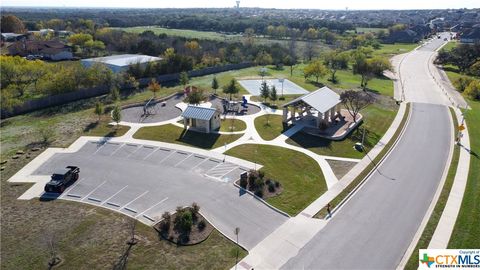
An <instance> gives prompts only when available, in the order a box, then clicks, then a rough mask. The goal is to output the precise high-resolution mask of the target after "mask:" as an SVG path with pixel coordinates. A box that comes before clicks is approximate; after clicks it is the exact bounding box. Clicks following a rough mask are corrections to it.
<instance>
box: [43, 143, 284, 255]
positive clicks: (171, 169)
mask: <svg viewBox="0 0 480 270" xmlns="http://www.w3.org/2000/svg"><path fill="white" fill-rule="evenodd" d="M67 165H75V166H79V167H80V179H79V180H78V181H77V182H76V183H75V184H74V185H72V186H71V187H69V188H68V189H67V190H65V192H64V193H63V194H62V195H61V196H60V197H59V198H60V199H67V200H72V201H78V202H84V203H89V204H93V205H96V206H101V207H105V208H108V209H110V210H114V211H117V212H120V213H123V214H125V215H128V216H131V217H135V218H137V219H139V220H141V221H143V222H144V223H146V224H151V223H153V221H154V220H156V219H158V218H159V217H160V216H161V215H162V213H164V212H165V211H169V212H173V211H175V208H176V207H177V206H188V205H191V204H192V203H193V202H196V203H198V204H199V205H200V208H201V209H200V212H201V213H202V214H203V215H204V216H205V217H206V218H207V219H208V220H209V221H211V222H212V224H213V225H214V226H216V227H217V228H218V229H219V230H220V231H221V232H222V233H223V234H225V235H227V236H229V237H231V238H232V239H235V234H234V229H235V227H239V228H240V231H241V234H240V237H239V243H240V244H241V245H242V246H244V247H245V248H247V249H250V248H252V247H254V246H255V245H256V244H257V243H258V242H260V241H261V240H263V239H264V238H265V237H266V236H267V235H269V234H270V233H272V232H273V231H274V230H275V229H276V228H277V227H278V226H280V225H281V224H282V223H283V222H285V221H286V220H287V217H285V216H283V215H281V214H279V213H278V212H276V211H274V210H272V209H270V208H269V207H267V206H266V205H264V204H263V203H261V202H259V201H258V200H256V199H254V198H253V197H252V196H251V195H249V194H246V193H241V192H239V189H238V188H236V187H235V186H234V185H233V183H232V182H233V181H234V180H236V179H238V177H239V175H240V173H241V172H243V171H245V170H246V168H242V167H240V166H238V165H237V164H234V163H230V162H222V161H221V160H216V159H214V158H210V157H206V156H201V155H198V154H193V153H189V152H185V151H178V150H177V151H176V150H172V149H167V148H159V147H154V146H148V145H137V144H129V143H128V144H122V143H105V144H101V145H99V144H97V143H96V142H87V144H86V145H85V146H83V147H82V148H81V149H80V150H79V151H77V152H75V153H68V154H66V153H65V154H55V155H54V156H53V157H51V158H50V159H49V160H47V161H46V162H45V163H44V164H43V165H42V166H40V167H39V169H37V170H36V171H35V172H34V174H36V175H50V174H51V173H53V172H54V171H55V170H56V169H58V168H64V167H65V166H67Z"/></svg>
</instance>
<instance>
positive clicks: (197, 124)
mask: <svg viewBox="0 0 480 270" xmlns="http://www.w3.org/2000/svg"><path fill="white" fill-rule="evenodd" d="M182 117H183V125H184V127H185V129H186V128H187V127H190V128H193V129H196V130H199V131H203V132H206V133H210V131H211V130H215V129H219V128H220V121H221V119H220V112H219V111H218V110H217V109H215V108H207V107H201V106H193V105H188V107H187V108H186V109H185V111H183V113H182Z"/></svg>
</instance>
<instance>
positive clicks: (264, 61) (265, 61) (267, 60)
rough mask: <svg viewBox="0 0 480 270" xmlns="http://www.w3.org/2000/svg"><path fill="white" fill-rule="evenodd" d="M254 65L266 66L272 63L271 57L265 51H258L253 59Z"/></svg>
mask: <svg viewBox="0 0 480 270" xmlns="http://www.w3.org/2000/svg"><path fill="white" fill-rule="evenodd" d="M255 63H257V65H261V66H266V65H270V64H271V63H273V59H272V56H271V55H270V54H269V53H267V52H266V51H260V52H259V53H258V54H257V57H255Z"/></svg>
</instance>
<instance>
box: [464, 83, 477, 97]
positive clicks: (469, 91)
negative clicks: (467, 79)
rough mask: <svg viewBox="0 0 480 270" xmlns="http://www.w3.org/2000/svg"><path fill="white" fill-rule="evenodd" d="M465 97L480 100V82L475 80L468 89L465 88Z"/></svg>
mask: <svg viewBox="0 0 480 270" xmlns="http://www.w3.org/2000/svg"><path fill="white" fill-rule="evenodd" d="M465 95H467V96H468V97H469V98H471V99H474V100H480V81H478V80H473V81H472V82H471V83H470V84H469V85H468V86H467V88H465Z"/></svg>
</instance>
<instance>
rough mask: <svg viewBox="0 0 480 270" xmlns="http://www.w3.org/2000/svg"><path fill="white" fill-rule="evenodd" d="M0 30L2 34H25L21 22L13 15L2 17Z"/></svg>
mask: <svg viewBox="0 0 480 270" xmlns="http://www.w3.org/2000/svg"><path fill="white" fill-rule="evenodd" d="M1 29H2V33H17V34H22V33H25V31H26V29H25V25H24V24H23V22H22V20H20V19H19V18H17V16H15V15H11V14H8V15H3V16H2V19H1Z"/></svg>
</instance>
